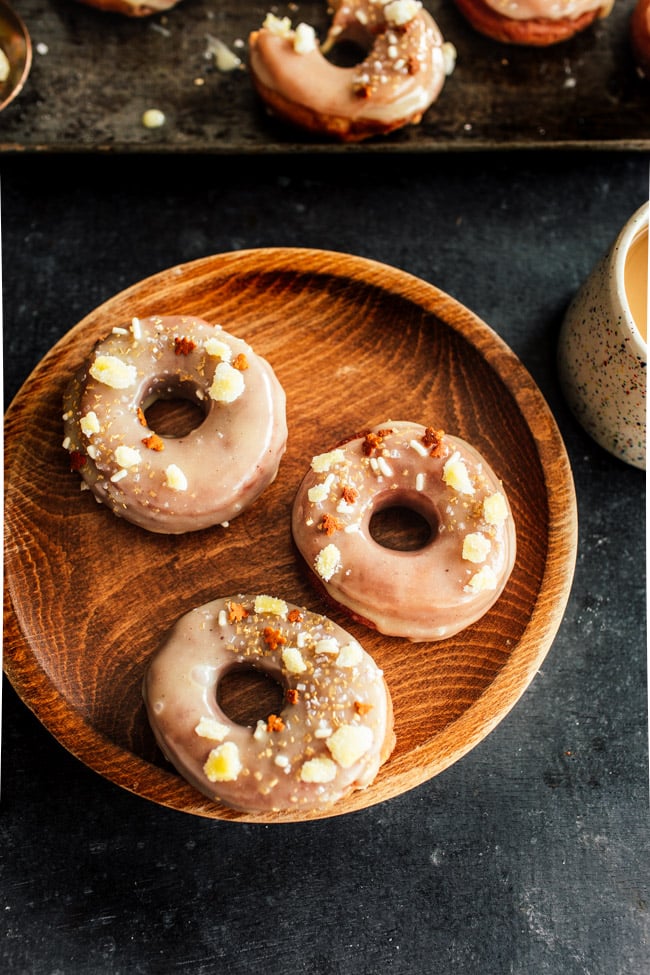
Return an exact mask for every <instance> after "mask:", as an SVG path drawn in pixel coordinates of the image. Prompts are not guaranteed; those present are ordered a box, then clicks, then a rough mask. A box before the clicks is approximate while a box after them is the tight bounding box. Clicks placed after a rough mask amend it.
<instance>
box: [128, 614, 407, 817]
mask: <svg viewBox="0 0 650 975" xmlns="http://www.w3.org/2000/svg"><path fill="white" fill-rule="evenodd" d="M233 669H243V670H247V669H248V670H251V669H252V670H254V671H261V672H262V673H264V674H266V675H268V676H270V677H271V678H272V679H274V680H275V681H276V682H277V683H279V684H280V685H281V687H282V688H283V689H284V702H283V706H282V708H281V709H278V710H279V713H278V714H271V715H268V716H264V717H260V718H259V719H258V720H257V722H256V723H255V725H254V726H250V727H244V726H243V725H240V724H237V723H235V722H234V721H232V720H231V718H230V717H228V715H227V714H226V713H224V711H223V710H222V708H221V707H220V704H219V702H218V692H219V684H220V682H221V681H222V679H223V678H224V677H225V676H226V675H227V674H228V673H229V672H231V671H232V670H233ZM143 694H144V700H145V704H146V709H147V714H148V717H149V721H150V724H151V727H152V729H153V732H154V735H155V737H156V740H157V742H158V744H159V745H160V748H161V750H162V751H163V753H164V755H165V756H166V757H167V759H168V760H169V761H170V762H171V763H172V764H173V765H174V766H175V768H176V770H177V771H178V772H179V774H180V775H181V776H183V777H184V778H185V779H186V780H187V781H188V782H189V783H190V784H191V785H192V786H194V788H196V789H198V790H199V791H200V792H202V793H203V794H204V795H206V796H208V797H209V798H210V799H213V800H214V801H215V802H221V803H224V804H225V805H227V806H229V807H230V808H233V809H237V810H240V811H244V812H249V813H255V812H279V811H286V810H296V811H299V812H301V813H305V812H311V811H316V810H322V809H326V808H327V807H329V806H331V805H332V804H333V803H335V802H337V801H338V800H339V799H341V798H342V797H344V796H346V795H348V794H349V793H351V792H352V791H354V790H356V789H364V788H366V787H367V786H369V785H370V784H371V783H372V781H373V780H374V778H375V777H376V775H377V772H378V770H379V768H380V766H381V764H382V763H383V762H385V761H386V759H387V758H388V756H389V755H390V752H391V751H392V749H393V746H394V741H395V740H394V735H393V716H392V704H391V698H390V693H389V691H388V688H387V686H386V683H385V681H384V677H383V674H382V671H381V670H380V669H379V668H378V666H377V665H376V663H375V662H374V660H373V659H372V657H371V656H370V655H369V654H368V653H366V651H365V650H363V648H362V647H361V645H360V644H359V643H358V642H357V640H355V639H354V638H353V637H352V636H351V635H350V634H349V633H347V632H346V631H345V630H344V629H342V628H341V627H340V626H337V625H336V624H335V623H333V622H332V621H331V620H329V619H327V617H325V616H322V615H320V614H317V613H313V612H311V611H310V610H307V609H303V608H299V607H297V606H295V605H293V604H291V603H287V602H285V601H284V600H283V599H278V598H276V597H274V596H267V595H257V596H254V595H237V596H234V597H228V598H225V599H215V600H214V601H213V602H209V603H207V604H205V605H204V606H200V607H198V608H197V609H194V610H192V611H191V612H189V613H186V614H185V615H184V616H183V617H181V619H180V620H179V621H178V622H177V623H176V625H175V626H174V627H173V629H172V630H171V632H170V633H169V635H168V637H167V639H166V640H165V642H164V643H163V645H162V646H161V647H160V649H159V650H158V651H157V652H156V653H155V655H154V657H153V658H152V660H151V662H150V664H149V666H148V668H147V671H146V675H145V678H144V684H143Z"/></svg>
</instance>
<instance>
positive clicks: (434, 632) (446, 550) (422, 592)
mask: <svg viewBox="0 0 650 975" xmlns="http://www.w3.org/2000/svg"><path fill="white" fill-rule="evenodd" d="M400 508H402V509H407V510H409V511H412V512H416V513H417V514H418V515H419V516H421V518H422V519H424V521H425V523H426V524H428V526H429V538H428V540H427V541H425V543H424V544H422V545H419V547H417V549H416V550H413V551H401V550H396V549H393V548H389V547H387V546H385V545H382V544H380V543H378V542H377V541H376V540H375V538H374V537H373V534H372V527H373V526H372V519H373V516H374V515H377V514H379V513H380V512H381V511H384V510H385V509H396V510H397V509H400ZM291 524H292V533H293V538H294V541H295V543H296V546H297V548H298V551H299V553H300V555H301V556H302V558H303V559H304V561H305V563H306V565H307V567H308V569H309V576H310V579H311V580H312V582H314V584H315V585H316V587H317V588H318V589H319V590H320V591H321V592H322V593H323V594H324V595H325V597H326V599H327V600H329V601H330V602H331V603H332V604H334V605H335V606H337V607H338V608H339V609H342V610H343V611H345V612H347V613H348V614H349V615H351V616H352V617H353V618H354V619H355V620H357V621H358V622H361V623H365V624H366V625H368V626H370V627H373V628H375V629H377V630H379V631H380V632H381V633H385V634H388V635H391V636H397V637H406V638H407V639H409V640H412V641H424V640H442V639H444V638H446V637H450V636H453V635H454V634H455V633H458V632H459V631H460V630H462V629H464V628H465V627H467V626H469V625H470V624H471V623H473V622H475V621H476V620H478V619H479V618H480V617H481V616H483V615H484V613H486V612H487V611H488V610H489V609H490V607H491V606H492V605H493V604H494V603H495V602H496V600H497V599H498V597H499V595H500V594H501V592H502V591H503V588H504V586H505V584H506V582H507V580H508V577H509V576H510V573H511V571H512V568H513V565H514V559H515V550H516V537H515V528H514V524H513V519H512V513H511V510H510V506H509V503H508V499H507V497H506V494H505V491H504V489H503V485H502V483H501V481H500V480H499V479H498V477H497V476H496V474H495V473H494V472H493V471H492V469H491V468H490V467H489V465H488V464H487V462H486V461H485V460H484V458H483V457H481V455H480V454H479V453H478V451H477V450H475V449H474V448H473V447H472V446H470V445H469V444H467V443H465V442H464V441H463V440H461V439H460V438H458V437H454V436H450V435H448V434H445V433H443V432H442V431H440V430H438V431H436V430H434V429H433V428H431V427H424V426H422V425H421V424H419V423H412V422H406V421H392V420H389V421H388V422H386V423H383V424H380V425H379V426H376V427H373V428H372V429H371V430H369V431H367V432H366V433H364V434H361V435H357V436H355V437H353V438H352V439H350V440H347V441H344V442H343V443H341V444H339V445H338V446H337V447H335V448H334V449H332V450H329V451H327V452H325V453H322V454H318V455H316V456H315V457H314V458H313V459H312V462H311V466H310V469H309V471H308V472H307V473H306V474H305V476H304V478H303V480H302V483H301V484H300V487H299V488H298V492H297V494H296V497H295V499H294V503H293V510H292V522H291Z"/></svg>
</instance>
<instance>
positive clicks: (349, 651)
mask: <svg viewBox="0 0 650 975" xmlns="http://www.w3.org/2000/svg"><path fill="white" fill-rule="evenodd" d="M362 659H363V650H362V649H361V647H360V646H359V644H358V643H346V645H345V646H344V647H341V650H340V652H339V655H338V657H337V658H336V662H337V664H338V665H339V667H356V665H357V664H360V663H361V661H362Z"/></svg>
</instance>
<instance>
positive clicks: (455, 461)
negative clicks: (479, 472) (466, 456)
mask: <svg viewBox="0 0 650 975" xmlns="http://www.w3.org/2000/svg"><path fill="white" fill-rule="evenodd" d="M442 479H443V481H444V482H445V484H447V485H448V487H450V488H452V489H453V490H454V491H458V492H459V493H460V494H474V485H473V484H472V481H471V479H470V476H469V471H468V470H467V465H466V464H465V461H464V460H462V459H461V456H460V452H459V451H458V450H456V451H454V453H453V454H452V455H451V457H450V458H449V460H448V461H447V463H446V464H445V466H444V467H443V469H442Z"/></svg>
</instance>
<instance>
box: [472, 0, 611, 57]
mask: <svg viewBox="0 0 650 975" xmlns="http://www.w3.org/2000/svg"><path fill="white" fill-rule="evenodd" d="M455 3H456V6H457V7H458V9H459V10H460V12H461V13H462V14H463V16H464V17H465V19H466V20H467V21H468V22H469V23H470V24H471V25H472V27H473V28H474V29H475V30H477V31H478V32H479V33H480V34H484V35H485V36H486V37H491V38H492V39H493V40H495V41H501V42H502V43H504V44H521V45H524V46H529V47H548V46H549V45H551V44H558V43H559V42H560V41H566V40H568V39H569V38H571V37H573V36H574V35H575V34H578V33H580V32H581V31H583V30H586V28H587V27H589V26H590V25H591V24H593V22H594V21H595V20H597V19H598V18H601V17H607V15H608V14H609V13H610V11H611V9H612V7H613V5H614V0H455Z"/></svg>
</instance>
